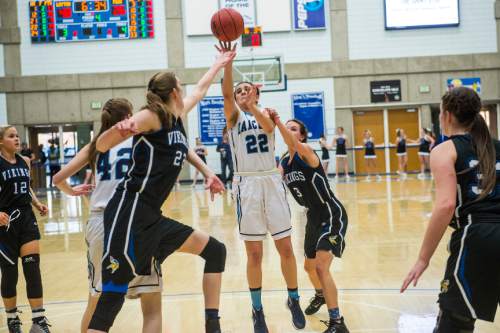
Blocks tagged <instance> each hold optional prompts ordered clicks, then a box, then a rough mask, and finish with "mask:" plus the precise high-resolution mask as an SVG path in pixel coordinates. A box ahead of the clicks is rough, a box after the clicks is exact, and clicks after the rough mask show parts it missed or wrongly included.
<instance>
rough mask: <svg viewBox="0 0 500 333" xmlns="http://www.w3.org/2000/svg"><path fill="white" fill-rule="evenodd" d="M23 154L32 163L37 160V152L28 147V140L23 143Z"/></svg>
mask: <svg viewBox="0 0 500 333" xmlns="http://www.w3.org/2000/svg"><path fill="white" fill-rule="evenodd" d="M21 155H23V156H26V157H28V158H29V159H30V161H31V163H33V161H34V160H35V154H33V150H31V149H30V148H29V147H28V144H27V143H26V142H23V143H21Z"/></svg>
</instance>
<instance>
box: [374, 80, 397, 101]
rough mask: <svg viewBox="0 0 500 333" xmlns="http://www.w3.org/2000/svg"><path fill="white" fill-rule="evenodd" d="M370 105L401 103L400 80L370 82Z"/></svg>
mask: <svg viewBox="0 0 500 333" xmlns="http://www.w3.org/2000/svg"><path fill="white" fill-rule="evenodd" d="M370 100H371V102H372V103H388V102H401V80H387V81H371V82H370Z"/></svg>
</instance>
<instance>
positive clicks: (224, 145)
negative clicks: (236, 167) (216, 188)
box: [216, 127, 233, 187]
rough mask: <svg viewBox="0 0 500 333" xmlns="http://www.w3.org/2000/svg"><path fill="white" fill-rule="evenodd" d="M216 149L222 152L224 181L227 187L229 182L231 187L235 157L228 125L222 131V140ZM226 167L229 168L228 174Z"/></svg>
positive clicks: (221, 166)
mask: <svg viewBox="0 0 500 333" xmlns="http://www.w3.org/2000/svg"><path fill="white" fill-rule="evenodd" d="M216 150H217V152H218V153H220V169H221V171H220V173H221V179H222V182H223V183H224V185H226V187H228V185H227V183H228V182H229V187H231V182H232V180H233V159H232V157H231V146H230V145H229V138H228V136H227V128H226V127H224V130H223V131H222V141H221V142H220V143H219V144H218V145H217V148H216ZM226 169H228V171H229V174H226ZM226 175H227V176H226Z"/></svg>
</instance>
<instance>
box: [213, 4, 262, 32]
mask: <svg viewBox="0 0 500 333" xmlns="http://www.w3.org/2000/svg"><path fill="white" fill-rule="evenodd" d="M221 8H232V9H234V10H237V11H238V12H240V14H241V16H243V21H245V27H255V26H256V25H257V20H256V18H255V0H221Z"/></svg>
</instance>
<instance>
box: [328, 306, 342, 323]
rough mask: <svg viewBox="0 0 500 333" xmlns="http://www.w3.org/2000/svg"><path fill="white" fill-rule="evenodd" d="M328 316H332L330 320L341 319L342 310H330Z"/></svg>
mask: <svg viewBox="0 0 500 333" xmlns="http://www.w3.org/2000/svg"><path fill="white" fill-rule="evenodd" d="M328 315H329V316H330V319H334V320H337V319H340V309H339V308H333V309H328Z"/></svg>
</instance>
